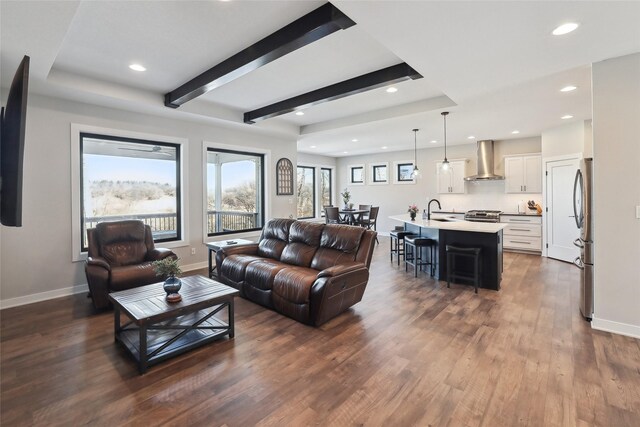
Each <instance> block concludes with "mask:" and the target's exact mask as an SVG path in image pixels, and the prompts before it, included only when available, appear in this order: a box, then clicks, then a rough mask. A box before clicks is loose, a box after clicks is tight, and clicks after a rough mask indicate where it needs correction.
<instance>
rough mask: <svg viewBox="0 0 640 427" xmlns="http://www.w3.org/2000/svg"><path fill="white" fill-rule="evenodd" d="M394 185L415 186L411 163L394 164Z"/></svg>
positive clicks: (408, 161)
mask: <svg viewBox="0 0 640 427" xmlns="http://www.w3.org/2000/svg"><path fill="white" fill-rule="evenodd" d="M393 164H394V170H395V172H394V174H395V175H394V183H395V184H415V182H416V180H415V179H414V177H413V162H412V161H410V160H406V161H400V162H394V163H393Z"/></svg>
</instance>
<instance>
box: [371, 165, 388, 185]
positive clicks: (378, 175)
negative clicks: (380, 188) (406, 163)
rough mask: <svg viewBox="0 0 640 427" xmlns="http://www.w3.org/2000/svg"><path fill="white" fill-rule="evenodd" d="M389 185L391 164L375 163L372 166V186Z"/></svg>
mask: <svg viewBox="0 0 640 427" xmlns="http://www.w3.org/2000/svg"><path fill="white" fill-rule="evenodd" d="M388 183H389V163H387V162H383V163H373V164H371V184H388Z"/></svg>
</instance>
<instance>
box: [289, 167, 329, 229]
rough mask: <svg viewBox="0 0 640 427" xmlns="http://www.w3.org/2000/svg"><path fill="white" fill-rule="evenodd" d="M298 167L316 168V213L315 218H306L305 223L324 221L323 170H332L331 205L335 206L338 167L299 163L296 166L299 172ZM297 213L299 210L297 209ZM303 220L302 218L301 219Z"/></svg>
mask: <svg viewBox="0 0 640 427" xmlns="http://www.w3.org/2000/svg"><path fill="white" fill-rule="evenodd" d="M298 166H307V167H314V168H316V188H315V192H316V197H315V199H316V210H315V212H314V215H315V216H314V217H309V218H304V219H303V220H304V221H309V220H320V219H322V220H324V206H323V205H322V192H321V191H320V183H321V182H322V181H321V180H322V174H321V170H323V169H327V170H330V171H331V172H330V173H331V185H330V193H331V205H332V206H335V200H334V197H335V194H336V187H335V186H336V170H337V167H336V166H335V165H330V164H326V163H312V162H298V163H297V164H296V171H297V167H298ZM297 176H298V175H297V173H296V178H297ZM297 197H298V195H297V194H296V198H297ZM296 211H297V209H296ZM300 219H302V218H300Z"/></svg>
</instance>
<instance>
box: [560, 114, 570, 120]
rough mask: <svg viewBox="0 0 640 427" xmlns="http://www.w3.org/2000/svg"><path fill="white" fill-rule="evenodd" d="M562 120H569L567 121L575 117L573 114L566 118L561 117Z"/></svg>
mask: <svg viewBox="0 0 640 427" xmlns="http://www.w3.org/2000/svg"><path fill="white" fill-rule="evenodd" d="M560 118H561V119H562V120H567V119H573V116H572V115H571V114H567V115H566V116H562V117H560Z"/></svg>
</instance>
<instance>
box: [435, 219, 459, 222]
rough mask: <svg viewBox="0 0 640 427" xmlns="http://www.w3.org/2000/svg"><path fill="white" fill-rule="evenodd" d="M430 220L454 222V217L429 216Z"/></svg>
mask: <svg viewBox="0 0 640 427" xmlns="http://www.w3.org/2000/svg"><path fill="white" fill-rule="evenodd" d="M431 221H439V222H455V219H449V218H431Z"/></svg>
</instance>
